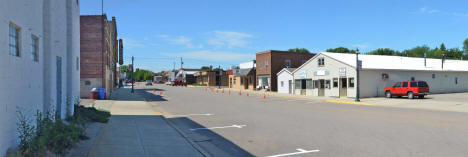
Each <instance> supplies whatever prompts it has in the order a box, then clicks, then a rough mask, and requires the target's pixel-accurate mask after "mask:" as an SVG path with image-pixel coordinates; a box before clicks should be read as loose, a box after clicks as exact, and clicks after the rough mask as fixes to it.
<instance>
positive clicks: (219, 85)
mask: <svg viewBox="0 0 468 157" xmlns="http://www.w3.org/2000/svg"><path fill="white" fill-rule="evenodd" d="M218 72H219V74H218V75H219V77H218V78H219V80H218V88H219V89H221V76H222V75H221V74H222V71H221V65H218Z"/></svg>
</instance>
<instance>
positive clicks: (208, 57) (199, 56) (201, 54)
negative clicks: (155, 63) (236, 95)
mask: <svg viewBox="0 0 468 157" xmlns="http://www.w3.org/2000/svg"><path fill="white" fill-rule="evenodd" d="M163 54H164V55H166V56H170V57H183V58H186V59H196V60H204V61H213V62H226V61H228V62H236V61H249V60H251V59H253V58H254V57H255V55H254V54H246V53H235V52H214V51H209V50H203V51H193V52H183V53H163Z"/></svg>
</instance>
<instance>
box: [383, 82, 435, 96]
mask: <svg viewBox="0 0 468 157" xmlns="http://www.w3.org/2000/svg"><path fill="white" fill-rule="evenodd" d="M428 94H429V85H427V83H426V82H425V81H399V82H397V83H395V85H393V86H391V87H387V88H385V96H386V97H387V98H391V97H393V96H408V98H409V99H413V98H414V97H415V96H417V97H418V98H420V99H422V98H424V96H426V95H428Z"/></svg>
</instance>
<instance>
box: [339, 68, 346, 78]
mask: <svg viewBox="0 0 468 157" xmlns="http://www.w3.org/2000/svg"><path fill="white" fill-rule="evenodd" d="M340 76H343V77H346V68H340Z"/></svg>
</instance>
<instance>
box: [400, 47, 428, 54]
mask: <svg viewBox="0 0 468 157" xmlns="http://www.w3.org/2000/svg"><path fill="white" fill-rule="evenodd" d="M429 51H431V48H429V47H428V46H426V45H423V46H416V47H414V48H412V49H408V50H404V51H403V52H402V56H408V57H424V53H426V54H428V53H429ZM428 57H429V56H428Z"/></svg>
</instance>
